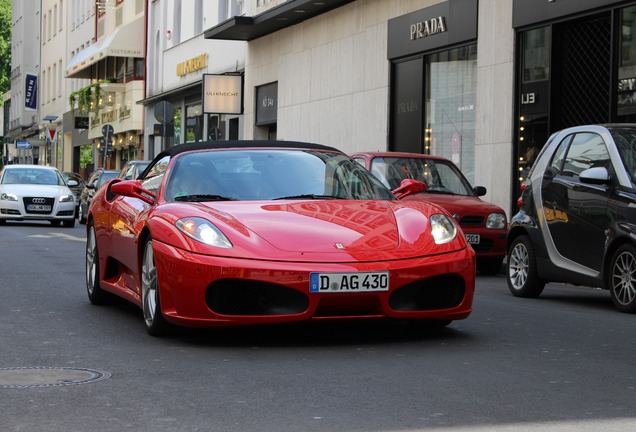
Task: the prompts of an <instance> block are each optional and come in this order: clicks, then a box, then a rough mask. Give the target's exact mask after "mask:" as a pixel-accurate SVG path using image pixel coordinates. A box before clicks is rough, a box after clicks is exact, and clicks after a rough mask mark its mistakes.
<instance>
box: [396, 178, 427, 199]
mask: <svg viewBox="0 0 636 432" xmlns="http://www.w3.org/2000/svg"><path fill="white" fill-rule="evenodd" d="M392 192H393V195H395V197H396V198H397V199H402V198H404V197H407V196H409V195H413V194H416V193H420V192H426V183H424V182H421V181H418V180H413V179H404V180H402V182H401V183H400V186H398V187H397V188H396V189H393V191H392Z"/></svg>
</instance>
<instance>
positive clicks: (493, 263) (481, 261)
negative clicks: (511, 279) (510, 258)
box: [477, 258, 503, 275]
mask: <svg viewBox="0 0 636 432" xmlns="http://www.w3.org/2000/svg"><path fill="white" fill-rule="evenodd" d="M502 264H503V258H477V270H478V271H479V273H480V274H482V275H496V274H498V273H499V272H500V271H501V265H502Z"/></svg>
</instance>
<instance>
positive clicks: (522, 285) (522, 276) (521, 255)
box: [506, 235, 545, 297]
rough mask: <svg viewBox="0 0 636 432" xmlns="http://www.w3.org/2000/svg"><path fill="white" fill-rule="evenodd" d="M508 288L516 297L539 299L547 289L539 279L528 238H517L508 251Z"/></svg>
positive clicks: (523, 236)
mask: <svg viewBox="0 0 636 432" xmlns="http://www.w3.org/2000/svg"><path fill="white" fill-rule="evenodd" d="M507 266H508V268H507V270H508V271H507V272H506V275H507V278H508V288H509V289H510V292H511V293H512V294H513V295H514V296H516V297H537V296H539V295H540V294H541V292H542V291H543V288H544V287H545V281H542V280H541V279H539V275H538V274H537V263H536V258H535V256H534V250H533V249H532V244H531V243H530V238H528V236H525V235H522V236H519V237H517V238H516V239H515V240H514V241H513V242H512V245H510V249H509V250H508V264H507Z"/></svg>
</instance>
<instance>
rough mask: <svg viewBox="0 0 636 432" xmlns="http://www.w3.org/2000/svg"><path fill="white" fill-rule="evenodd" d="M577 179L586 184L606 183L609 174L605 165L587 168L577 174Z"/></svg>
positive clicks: (608, 179)
mask: <svg viewBox="0 0 636 432" xmlns="http://www.w3.org/2000/svg"><path fill="white" fill-rule="evenodd" d="M579 180H581V182H583V183H588V184H608V183H609V182H610V175H609V172H608V171H607V168H605V167H594V168H588V169H586V170H585V171H583V172H582V173H581V174H579Z"/></svg>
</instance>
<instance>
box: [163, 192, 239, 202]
mask: <svg viewBox="0 0 636 432" xmlns="http://www.w3.org/2000/svg"><path fill="white" fill-rule="evenodd" d="M174 200H175V201H188V202H205V201H237V199H236V198H230V197H226V196H223V195H211V194H196V195H181V196H176V197H174Z"/></svg>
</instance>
